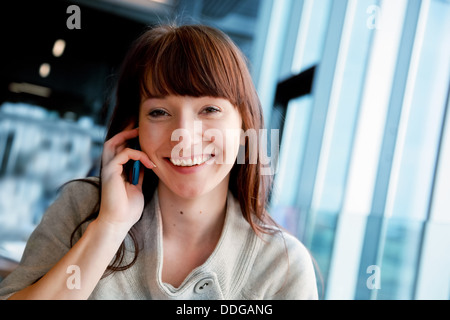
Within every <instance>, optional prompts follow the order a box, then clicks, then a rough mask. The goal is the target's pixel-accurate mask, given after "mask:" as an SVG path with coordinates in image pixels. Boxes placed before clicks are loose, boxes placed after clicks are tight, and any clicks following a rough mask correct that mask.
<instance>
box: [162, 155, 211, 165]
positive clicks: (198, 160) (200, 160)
mask: <svg viewBox="0 0 450 320" xmlns="http://www.w3.org/2000/svg"><path fill="white" fill-rule="evenodd" d="M213 157H214V155H213V154H208V155H206V154H204V155H201V156H194V157H191V158H178V159H173V158H166V159H168V160H169V161H170V162H171V163H172V164H173V165H174V166H176V167H194V166H200V165H202V164H204V163H205V162H207V161H208V160H210V159H211V158H213Z"/></svg>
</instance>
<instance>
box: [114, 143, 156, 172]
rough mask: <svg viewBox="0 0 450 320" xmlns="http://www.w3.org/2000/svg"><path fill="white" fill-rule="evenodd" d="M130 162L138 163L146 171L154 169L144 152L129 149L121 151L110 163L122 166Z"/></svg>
mask: <svg viewBox="0 0 450 320" xmlns="http://www.w3.org/2000/svg"><path fill="white" fill-rule="evenodd" d="M130 160H134V161H140V162H141V163H142V164H143V165H144V166H145V167H146V168H148V169H153V168H155V167H156V165H155V164H154V163H153V162H152V161H151V160H150V158H149V157H148V156H147V154H146V153H145V152H142V151H139V150H135V149H130V148H125V149H124V150H122V151H121V152H120V153H119V154H117V155H116V156H115V157H114V159H113V160H112V161H111V162H114V163H115V164H117V165H124V164H125V163H127V162H128V161H130Z"/></svg>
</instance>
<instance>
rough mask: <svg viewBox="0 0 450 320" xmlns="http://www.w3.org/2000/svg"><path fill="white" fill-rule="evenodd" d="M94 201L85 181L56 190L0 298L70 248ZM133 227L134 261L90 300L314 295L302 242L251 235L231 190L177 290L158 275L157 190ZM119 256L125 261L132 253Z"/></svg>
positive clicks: (313, 280)
mask: <svg viewBox="0 0 450 320" xmlns="http://www.w3.org/2000/svg"><path fill="white" fill-rule="evenodd" d="M97 199H98V189H97V188H96V187H95V186H92V185H90V184H88V183H85V182H72V183H69V184H68V185H67V186H66V187H65V188H64V189H63V191H62V193H61V195H60V196H59V198H58V199H57V200H56V201H55V202H54V203H53V204H52V205H51V206H50V208H49V209H48V211H47V212H46V214H45V215H44V217H43V219H42V221H41V223H40V224H39V225H38V226H37V228H36V229H35V231H34V232H33V233H32V235H31V237H30V239H29V240H28V243H27V246H26V249H25V252H24V255H23V257H22V261H21V263H20V266H19V267H18V268H17V269H16V270H15V271H14V272H12V273H11V274H10V275H9V276H8V277H7V278H6V279H4V280H3V281H2V282H1V283H0V299H7V298H8V297H9V296H11V295H12V294H13V293H14V292H17V291H19V290H21V289H23V288H25V287H27V286H29V285H30V284H32V283H34V282H35V281H36V280H38V279H39V278H40V277H42V276H43V275H44V274H45V273H46V272H48V270H49V269H50V268H51V267H52V266H53V265H54V264H55V263H56V262H57V261H59V260H60V259H61V258H62V256H63V255H64V254H65V253H66V252H67V251H68V250H69V249H70V235H71V233H72V231H73V230H74V228H75V226H76V225H77V224H78V223H79V222H80V221H81V220H82V219H83V218H85V217H86V216H87V215H88V214H89V213H90V212H91V210H92V208H93V206H94V205H95V203H96V201H97ZM136 227H138V228H141V230H142V231H143V234H144V239H143V249H142V250H141V251H140V254H139V257H138V260H137V261H136V263H135V264H134V265H133V266H132V267H131V268H129V269H127V270H125V271H119V272H115V273H114V274H112V275H110V276H108V277H106V278H104V279H102V280H100V281H99V283H98V284H97V286H96V288H95V289H94V291H93V292H92V294H91V296H90V299H186V300H195V299H236V300H241V299H317V287H316V278H315V273H314V268H313V265H312V262H311V257H310V255H309V253H308V251H307V250H306V248H305V247H304V246H303V245H302V244H301V243H300V242H299V241H298V240H297V239H296V238H295V237H293V236H291V235H289V234H287V233H285V232H282V231H278V232H276V233H275V234H274V235H269V234H265V235H263V236H262V238H263V239H261V238H260V237H258V236H257V235H256V234H255V233H254V231H253V230H252V228H251V227H250V225H249V223H248V222H247V221H246V220H245V219H244V218H243V216H242V213H241V211H240V207H239V203H238V201H237V200H236V199H235V198H234V197H233V196H232V195H231V192H230V193H229V195H228V199H227V211H226V218H225V224H224V227H223V231H222V234H221V237H220V240H219V242H218V244H217V246H216V248H215V250H214V251H213V253H212V254H211V256H210V257H209V258H208V259H207V261H206V262H205V263H203V264H202V265H201V266H199V267H197V268H195V269H194V270H192V272H191V273H190V274H189V275H188V276H187V277H186V279H185V280H184V282H183V283H182V284H181V285H180V287H178V288H174V287H173V286H171V285H170V284H167V283H163V282H162V281H161V268H162V261H163V257H162V254H163V252H162V221H161V212H160V209H159V201H158V194H157V192H155V195H154V197H153V199H152V201H151V202H150V203H149V205H147V206H146V207H145V209H144V212H143V216H142V218H141V220H140V221H139V222H138V223H137V225H136ZM83 230H85V228H84V229H83ZM80 235H81V234H80ZM126 241H127V248H128V249H130V248H133V245H132V243H131V241H130V239H129V237H128V236H127V238H126ZM127 254H128V257H127V258H128V259H131V258H132V256H133V252H128V253H127ZM180 263H182V262H180ZM67 276H68V277H69V276H70V274H68V275H67ZM81 285H82V284H81ZM74 290H76V289H74Z"/></svg>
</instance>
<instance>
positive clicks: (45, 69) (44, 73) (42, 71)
mask: <svg viewBox="0 0 450 320" xmlns="http://www.w3.org/2000/svg"><path fill="white" fill-rule="evenodd" d="M49 74H50V65H49V64H48V63H43V64H41V66H40V67H39V75H40V76H41V77H42V78H46V77H48V75H49Z"/></svg>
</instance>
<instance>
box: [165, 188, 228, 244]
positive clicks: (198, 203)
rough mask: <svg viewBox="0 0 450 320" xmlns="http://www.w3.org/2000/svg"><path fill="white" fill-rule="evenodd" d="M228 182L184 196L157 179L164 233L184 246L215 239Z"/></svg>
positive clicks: (217, 235) (166, 237) (221, 222)
mask: <svg viewBox="0 0 450 320" xmlns="http://www.w3.org/2000/svg"><path fill="white" fill-rule="evenodd" d="M227 194H228V183H226V184H221V185H219V186H217V187H216V188H215V189H213V190H211V191H210V192H208V193H206V194H203V195H200V196H198V197H195V198H183V197H180V196H179V195H177V194H175V193H173V192H172V191H171V190H170V189H169V188H167V187H166V185H164V183H162V182H161V181H160V183H159V185H158V196H159V206H160V209H161V217H162V224H163V237H164V239H169V240H171V241H177V242H178V241H180V243H183V244H184V245H186V246H190V245H192V246H196V245H198V244H202V243H203V244H204V243H205V241H207V242H206V243H217V241H218V240H219V238H220V235H221V231H222V227H223V224H224V221H225V212H226V201H227Z"/></svg>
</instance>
